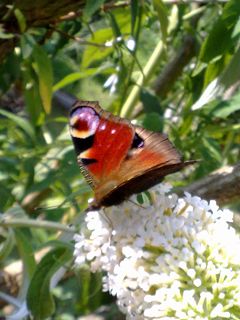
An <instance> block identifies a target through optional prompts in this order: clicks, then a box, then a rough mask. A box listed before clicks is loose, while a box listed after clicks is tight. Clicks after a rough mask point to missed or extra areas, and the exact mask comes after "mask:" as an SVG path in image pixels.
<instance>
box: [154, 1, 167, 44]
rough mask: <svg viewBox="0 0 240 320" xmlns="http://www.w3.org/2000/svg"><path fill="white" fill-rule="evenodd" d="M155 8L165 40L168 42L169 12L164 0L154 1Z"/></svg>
mask: <svg viewBox="0 0 240 320" xmlns="http://www.w3.org/2000/svg"><path fill="white" fill-rule="evenodd" d="M153 6H154V8H155V10H156V11H157V14H158V20H159V22H160V26H161V32H162V36H163V40H164V41H166V38H167V34H168V32H167V30H168V11H167V7H166V6H165V4H164V3H163V1H162V0H153Z"/></svg>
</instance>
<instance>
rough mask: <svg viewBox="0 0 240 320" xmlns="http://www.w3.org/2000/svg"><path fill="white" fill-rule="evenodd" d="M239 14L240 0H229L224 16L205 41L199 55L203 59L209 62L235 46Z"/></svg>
mask: <svg viewBox="0 0 240 320" xmlns="http://www.w3.org/2000/svg"><path fill="white" fill-rule="evenodd" d="M239 15H240V1H239V0H231V1H229V2H228V3H227V4H226V5H225V7H224V9H223V13H222V16H221V17H220V18H219V19H218V20H217V21H216V23H215V24H214V26H213V28H212V30H211V32H210V33H209V35H208V37H207V38H206V39H205V41H204V42H203V45H202V47H201V50H200V55H199V59H200V60H201V61H203V62H209V61H211V60H212V59H214V58H215V57H217V56H219V55H222V54H224V53H225V52H227V51H228V50H229V49H230V48H231V47H233V46H234V43H233V41H232V33H233V31H234V26H235V24H236V23H237V22H238V20H239Z"/></svg>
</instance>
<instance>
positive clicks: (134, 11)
mask: <svg viewBox="0 0 240 320" xmlns="http://www.w3.org/2000/svg"><path fill="white" fill-rule="evenodd" d="M137 14H138V0H132V1H131V34H132V35H133V36H134V31H135V25H136V21H137Z"/></svg>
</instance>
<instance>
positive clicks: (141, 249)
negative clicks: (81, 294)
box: [74, 184, 240, 320]
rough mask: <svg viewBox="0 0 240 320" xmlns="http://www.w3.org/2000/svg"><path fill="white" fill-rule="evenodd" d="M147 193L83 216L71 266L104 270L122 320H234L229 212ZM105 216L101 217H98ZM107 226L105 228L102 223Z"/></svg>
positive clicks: (235, 268)
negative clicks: (140, 199)
mask: <svg viewBox="0 0 240 320" xmlns="http://www.w3.org/2000/svg"><path fill="white" fill-rule="evenodd" d="M169 191H170V187H169V185H166V184H161V185H159V186H156V187H154V188H152V189H151V190H150V191H149V192H150V196H151V198H152V203H150V202H149V201H146V203H144V205H143V206H138V205H136V204H134V203H137V199H136V196H133V197H132V198H131V200H132V202H130V201H126V202H124V203H122V204H121V205H119V206H116V207H111V208H107V209H105V210H104V211H103V210H99V211H94V212H88V213H87V215H86V219H85V221H86V223H85V228H83V230H82V233H81V234H79V235H75V237H74V240H75V250H74V256H75V264H76V265H77V266H81V265H86V263H87V264H89V266H90V269H91V271H92V272H95V271H104V272H105V273H106V276H105V277H104V278H103V290H104V291H109V292H110V293H111V294H112V295H116V297H117V303H118V305H119V308H120V310H121V311H122V312H123V313H125V314H126V315H127V319H131V320H144V319H149V320H150V319H155V320H156V319H165V320H170V319H172V320H173V319H174V320H176V319H194V320H203V319H206V320H207V319H215V320H216V319H225V318H229V319H240V302H239V301H240V268H239V266H240V238H239V236H238V235H237V234H236V232H235V230H234V229H233V228H232V227H230V226H229V225H228V222H230V221H232V212H230V211H229V210H220V209H219V207H218V206H217V204H216V202H215V201H210V202H209V203H208V202H207V201H205V200H202V199H201V198H199V197H195V196H191V195H190V194H188V193H186V194H185V196H184V197H183V198H179V197H178V196H177V195H176V194H170V193H169ZM106 216H107V219H106ZM108 221H111V223H108Z"/></svg>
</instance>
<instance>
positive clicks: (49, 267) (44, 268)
mask: <svg viewBox="0 0 240 320" xmlns="http://www.w3.org/2000/svg"><path fill="white" fill-rule="evenodd" d="M71 257H72V252H71V251H70V250H69V249H67V248H66V247H64V248H62V247H60V248H56V249H54V250H52V251H50V252H48V253H47V254H46V255H45V257H44V258H43V259H42V260H41V262H40V263H39V265H38V266H37V269H36V271H35V273H34V275H33V278H32V281H31V283H30V286H29V290H28V293H27V305H28V308H29V309H30V311H31V313H32V315H33V317H34V319H35V320H43V319H46V318H47V317H50V316H51V315H52V314H53V312H54V310H55V304H54V300H53V297H52V294H51V293H50V281H51V279H52V277H53V276H54V274H55V273H56V272H57V271H58V269H59V268H61V267H62V266H63V265H64V264H65V263H67V262H68V261H69V260H70V259H71Z"/></svg>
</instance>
